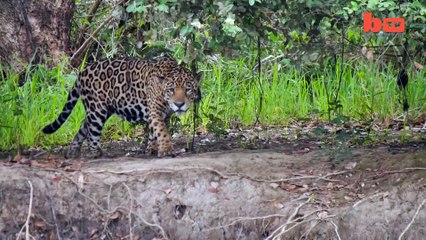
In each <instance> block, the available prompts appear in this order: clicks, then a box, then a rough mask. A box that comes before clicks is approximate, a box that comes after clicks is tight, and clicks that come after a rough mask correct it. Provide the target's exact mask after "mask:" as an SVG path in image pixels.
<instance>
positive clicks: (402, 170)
mask: <svg viewBox="0 0 426 240" xmlns="http://www.w3.org/2000/svg"><path fill="white" fill-rule="evenodd" d="M423 170H426V168H423V167H411V168H403V169H401V170H391V171H384V172H381V173H378V174H376V175H374V176H372V177H371V178H376V177H381V176H383V175H385V174H396V173H407V172H412V171H423Z"/></svg>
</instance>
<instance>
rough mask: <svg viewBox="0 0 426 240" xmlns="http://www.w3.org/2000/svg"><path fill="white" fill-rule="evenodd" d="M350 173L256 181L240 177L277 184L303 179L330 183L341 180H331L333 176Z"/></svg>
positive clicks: (341, 172)
mask: <svg viewBox="0 0 426 240" xmlns="http://www.w3.org/2000/svg"><path fill="white" fill-rule="evenodd" d="M347 172H348V171H340V172H335V173H328V174H326V175H325V176H318V175H312V176H311V175H299V176H296V177H290V178H281V179H276V180H267V179H256V178H252V177H246V176H240V177H244V178H248V179H250V180H253V181H256V182H266V183H276V182H289V181H294V180H303V179H318V180H324V181H328V182H338V181H339V180H334V179H330V178H329V177H332V176H338V175H342V174H345V173H347Z"/></svg>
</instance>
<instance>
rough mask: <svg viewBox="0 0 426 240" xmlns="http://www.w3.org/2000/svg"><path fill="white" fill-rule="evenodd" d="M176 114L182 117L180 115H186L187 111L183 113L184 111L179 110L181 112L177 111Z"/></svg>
mask: <svg viewBox="0 0 426 240" xmlns="http://www.w3.org/2000/svg"><path fill="white" fill-rule="evenodd" d="M175 113H176V114H177V115H178V116H180V115H183V114H185V111H183V110H182V109H179V110H177V111H175Z"/></svg>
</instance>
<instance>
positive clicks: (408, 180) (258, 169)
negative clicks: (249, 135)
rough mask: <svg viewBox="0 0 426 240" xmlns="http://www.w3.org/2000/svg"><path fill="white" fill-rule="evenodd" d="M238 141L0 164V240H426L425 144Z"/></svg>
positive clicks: (125, 147) (124, 147)
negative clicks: (345, 147) (157, 153)
mask: <svg viewBox="0 0 426 240" xmlns="http://www.w3.org/2000/svg"><path fill="white" fill-rule="evenodd" d="M240 137H241V136H240ZM240 137H239V138H238V139H239V140H237V139H235V138H234V139H232V140H229V141H227V142H226V144H225V143H223V142H222V143H220V142H216V143H211V142H210V140H209V141H199V142H198V143H196V144H198V145H197V146H198V147H199V148H200V147H201V148H202V147H203V146H204V147H206V148H209V146H216V148H214V147H212V148H213V149H214V150H216V151H215V152H207V153H196V154H190V153H184V154H181V155H179V156H178V157H176V158H162V159H157V158H153V157H146V156H144V155H143V154H141V153H138V151H137V150H135V149H137V148H138V144H137V143H127V144H110V145H107V146H105V149H107V151H106V152H108V151H109V152H113V154H112V156H110V157H114V158H105V159H96V160H73V161H72V160H65V159H63V158H61V157H60V156H59V155H54V154H47V153H44V154H36V155H33V156H32V158H31V159H30V158H28V157H25V156H21V157H20V159H15V160H17V161H18V162H17V163H13V162H7V161H3V162H1V163H0V239H19V238H20V239H25V237H29V239H31V236H32V237H33V239H147V240H153V239H199V240H202V239H351V240H357V239H419V240H420V239H426V224H425V223H426V204H425V201H426V180H425V179H426V147H425V143H424V142H423V143H422V142H420V143H416V144H408V145H398V146H376V147H369V148H367V147H355V148H353V147H352V148H350V154H347V155H344V157H341V158H339V160H336V151H338V150H336V149H334V148H333V147H332V146H329V145H326V144H325V143H324V142H321V141H319V140H318V139H313V140H312V139H311V140H310V139H298V140H291V141H290V140H288V141H287V140H285V139H282V140H281V141H277V142H273V141H271V142H268V143H267V144H264V145H262V144H260V143H258V142H256V141H253V142H249V143H244V144H245V145H244V144H243V143H242V142H241V141H240V140H241V138H240ZM260 138H262V137H260ZM206 142H208V143H206ZM233 144H234V145H233ZM241 144H243V145H244V146H245V148H246V149H242V148H241ZM250 144H251V145H250ZM178 146H179V147H181V148H183V147H185V146H186V144H185V143H181V144H178ZM111 148H113V149H115V150H114V151H111ZM212 148H210V149H212ZM132 149H133V150H132ZM249 149H254V150H249ZM218 150H220V151H218ZM339 151H340V150H339ZM126 155H127V156H126ZM18 236H20V237H18Z"/></svg>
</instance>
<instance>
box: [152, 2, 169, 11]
mask: <svg viewBox="0 0 426 240" xmlns="http://www.w3.org/2000/svg"><path fill="white" fill-rule="evenodd" d="M155 9H157V10H158V11H159V12H164V13H168V12H169V7H168V6H167V5H166V4H164V3H160V4H159V5H158V6H157V7H155Z"/></svg>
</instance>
